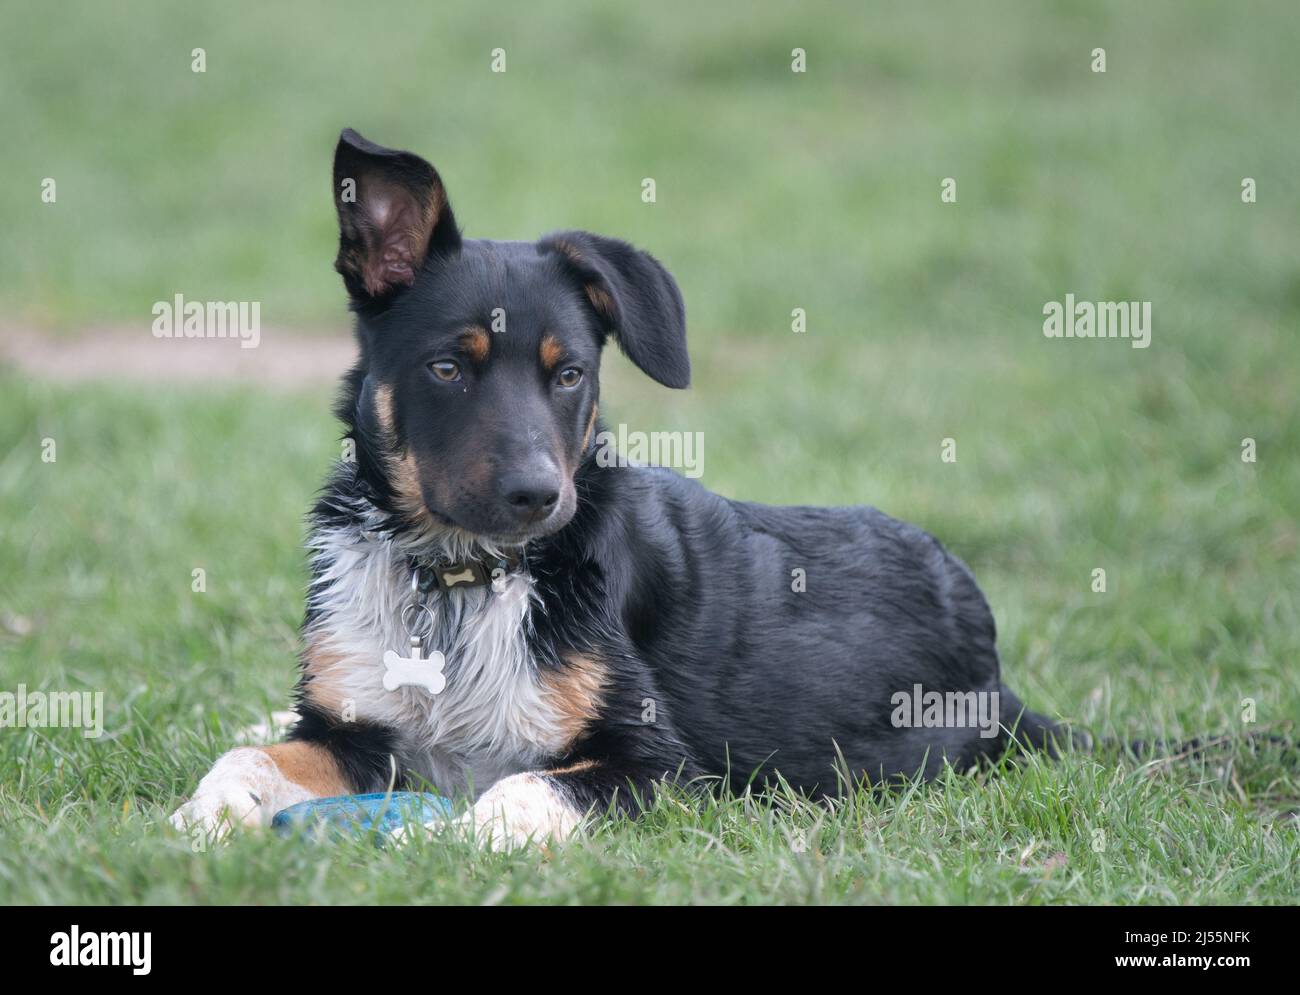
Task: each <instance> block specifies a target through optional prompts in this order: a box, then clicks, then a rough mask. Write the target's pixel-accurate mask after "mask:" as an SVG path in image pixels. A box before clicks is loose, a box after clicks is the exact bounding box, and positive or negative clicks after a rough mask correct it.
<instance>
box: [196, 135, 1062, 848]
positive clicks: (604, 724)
mask: <svg viewBox="0 0 1300 995" xmlns="http://www.w3.org/2000/svg"><path fill="white" fill-rule="evenodd" d="M333 180H334V201H335V207H336V209H337V213H338V222H339V250H338V257H337V260H336V263H335V268H336V269H337V270H338V272H339V274H340V275H341V276H342V278H343V284H344V286H345V288H346V291H347V294H348V296H349V299H350V302H351V310H352V312H353V314H354V317H355V329H356V337H357V341H358V344H359V358H358V361H357V363H356V365H355V367H354V368H353V369H352V370H351V371H350V372H349V373H348V374H347V376H346V377H345V379H344V382H343V389H342V391H341V396H340V400H339V401H338V403H337V405H336V414H337V416H338V417H339V419H340V420H341V421H342V422H343V424H344V425H345V426H346V429H347V433H346V435H347V438H349V439H350V440H352V444H353V447H354V449H355V458H354V459H346V460H343V461H341V462H340V463H339V464H338V466H337V467H336V468H335V470H334V471H333V474H332V476H331V477H330V479H329V480H328V482H327V484H326V486H325V488H324V490H323V492H322V495H321V497H320V499H319V501H318V503H317V504H316V506H315V508H314V510H313V512H312V514H311V519H310V538H309V541H308V547H309V550H310V557H311V583H310V588H309V592H308V597H307V610H306V616H305V619H304V623H303V628H302V635H303V649H302V655H301V661H300V663H301V677H300V680H299V683H298V685H297V689H296V698H297V712H298V715H299V719H298V721H297V723H296V724H295V725H293V727H292V728H291V729H290V730H289V732H288V734H287V738H286V741H285V742H283V743H279V744H277V745H272V746H267V747H255V746H245V747H239V748H237V749H234V750H232V751H231V752H229V753H227V754H225V755H224V756H222V757H221V758H220V759H219V760H218V761H217V762H216V765H215V766H214V767H213V768H212V770H211V771H210V772H209V773H208V774H207V776H206V777H204V778H203V779H202V781H200V783H199V785H198V788H197V790H196V791H195V793H194V795H193V797H192V798H191V799H190V800H189V801H188V802H186V803H185V804H184V805H183V806H182V807H181V808H180V809H179V811H177V812H176V814H175V816H174V817H173V822H174V823H175V824H176V825H178V826H182V827H184V826H199V827H202V828H203V829H204V830H205V831H208V832H211V833H215V834H222V833H224V832H226V831H228V830H229V829H230V828H231V827H232V826H234V825H240V824H242V825H266V824H267V823H269V821H270V819H271V817H272V816H273V815H274V814H275V813H276V812H277V811H278V810H279V809H282V808H284V807H286V806H288V805H291V804H294V803H295V802H299V801H304V800H307V799H310V798H316V797H322V796H332V795H341V794H349V793H354V792H370V791H382V790H385V789H388V788H390V787H394V786H396V787H403V786H422V785H432V786H434V787H435V788H436V789H437V790H438V791H440V792H442V793H444V794H447V795H456V796H461V797H464V798H466V799H468V800H470V802H471V804H470V806H469V807H468V809H467V811H466V813H465V815H464V816H463V817H462V824H463V825H464V826H465V827H466V828H467V829H468V830H470V831H472V833H473V834H474V835H475V838H477V839H481V840H484V841H486V842H487V843H488V844H489V845H492V846H495V847H505V848H508V847H512V846H518V845H523V844H527V843H528V842H530V841H532V842H538V841H544V840H561V839H563V838H565V837H568V836H570V835H571V834H573V833H574V832H575V831H577V830H578V829H579V828H580V827H581V826H582V825H583V824H584V820H585V819H587V818H588V817H589V816H593V815H595V816H599V815H602V814H608V813H616V812H624V813H627V814H629V815H632V816H635V815H636V814H638V813H639V812H640V811H642V810H643V809H644V807H645V806H646V805H648V804H649V803H650V801H651V799H653V798H654V796H655V794H656V792H657V791H658V790H660V788H661V787H662V786H663V785H665V784H682V785H698V784H705V785H713V786H717V785H729V786H730V787H731V788H733V789H735V790H737V791H740V790H744V789H745V788H746V787H747V786H750V785H753V784H771V783H773V782H774V781H775V780H776V779H777V778H778V776H779V777H780V778H783V779H784V780H785V781H786V782H788V784H790V785H791V786H793V787H795V788H797V789H799V790H800V791H802V792H804V793H805V794H806V795H808V796H809V797H813V798H816V797H821V796H826V795H831V794H834V793H835V792H836V791H838V790H840V787H841V785H842V782H843V775H848V776H849V777H850V778H851V779H861V781H863V782H868V783H872V784H885V783H888V782H890V781H892V780H895V779H897V778H899V777H908V776H915V775H919V776H921V777H923V778H932V777H934V776H935V775H936V774H937V773H939V771H940V770H941V769H942V768H943V766H944V765H945V764H951V765H953V766H955V767H958V768H962V769H965V768H968V767H970V766H972V765H976V764H979V763H981V762H985V761H990V760H996V758H998V757H1000V756H1002V755H1003V754H1005V753H1007V752H1008V751H1011V750H1016V749H1041V750H1048V751H1051V750H1052V749H1053V748H1054V743H1055V742H1056V741H1057V739H1058V737H1060V736H1061V735H1062V731H1063V730H1062V728H1060V727H1058V726H1057V725H1056V724H1055V723H1053V722H1052V721H1050V720H1049V719H1047V718H1044V717H1043V716H1041V715H1037V714H1035V713H1033V712H1030V711H1028V710H1026V709H1025V708H1024V706H1023V705H1022V704H1021V702H1020V701H1019V700H1018V699H1017V698H1016V696H1015V695H1014V694H1012V693H1011V691H1010V690H1009V689H1008V688H1007V687H1006V686H1005V685H1004V684H1003V683H1002V680H1001V676H1000V666H999V660H998V652H997V648H996V633H995V629H994V622H993V616H992V614H991V612H990V611H989V607H988V604H987V603H986V601H985V599H984V597H983V595H982V594H981V593H980V589H979V587H978V586H977V585H976V582H975V579H974V577H973V576H972V574H971V572H970V570H969V569H967V567H966V566H965V565H964V564H963V563H962V562H961V561H960V560H959V559H958V558H957V557H955V556H953V555H952V554H951V553H949V552H948V551H947V550H946V549H945V548H944V547H943V546H942V545H940V543H939V542H938V541H937V540H936V539H935V538H933V537H932V536H930V535H929V534H927V533H926V532H924V531H922V530H921V529H919V528H916V527H914V526H911V525H908V524H905V523H903V522H900V521H897V520H895V519H893V518H891V517H889V516H887V515H885V514H883V513H882V512H880V511H877V510H875V509H873V508H869V507H850V508H814V507H769V506H765V505H761V504H751V503H746V502H741V501H732V500H728V499H725V498H722V497H719V496H718V495H715V494H713V493H711V492H709V491H708V490H706V489H704V488H703V487H702V486H701V485H699V484H698V483H697V482H696V481H694V480H690V479H687V478H685V477H683V476H680V475H678V474H676V473H673V472H672V471H670V470H667V469H662V468H657V467H652V466H627V465H617V461H616V464H615V465H610V463H611V461H609V460H600V459H597V445H596V439H597V437H598V436H599V434H600V432H601V431H602V430H603V427H602V423H601V421H600V415H599V401H600V387H599V372H600V358H601V352H602V349H603V347H604V345H605V344H606V342H607V341H608V340H610V339H613V340H614V341H615V342H616V343H617V344H618V346H619V347H620V348H621V349H622V351H623V352H624V353H625V354H626V355H627V356H628V358H629V359H630V360H631V361H632V362H633V363H634V364H635V365H636V366H637V367H639V368H640V370H641V371H642V372H644V373H645V374H646V375H648V376H649V377H651V378H652V379H654V380H655V381H657V382H658V383H660V384H662V385H663V386H665V387H668V388H676V389H680V388H684V387H686V386H687V385H688V384H689V382H690V359H689V357H688V354H687V347H686V316H685V308H684V305H683V301H682V296H681V293H680V291H679V290H678V287H677V284H676V282H675V281H674V279H673V277H672V276H670V275H669V273H668V271H667V270H666V269H665V268H664V267H663V266H662V265H661V264H660V263H659V262H658V261H657V260H655V259H654V258H652V257H651V256H650V255H648V254H647V253H645V252H642V251H640V250H638V249H635V248H633V247H632V246H631V245H629V244H627V243H626V242H623V241H620V240H618V239H615V238H609V237H605V236H601V235H595V234H591V233H588V232H585V231H562V232H558V233H553V234H550V235H546V236H544V237H543V238H541V239H540V240H538V241H536V242H500V241H488V240H476V239H467V238H464V237H462V234H461V232H460V230H459V229H458V227H457V224H456V220H455V217H454V215H453V213H452V208H451V203H450V201H449V200H448V196H447V192H446V189H445V188H444V186H443V183H442V180H441V178H440V176H439V174H438V172H437V170H435V169H434V167H433V166H432V165H430V164H429V163H428V162H426V161H425V160H424V159H422V158H420V157H419V156H417V155H414V154H412V153H410V152H403V151H397V150H393V149H388V148H384V147H381V146H379V145H375V144H373V143H371V142H369V141H367V140H366V139H364V138H362V137H361V136H360V135H359V134H357V133H356V132H355V131H352V130H346V131H344V132H343V133H342V135H341V136H340V138H339V141H338V145H337V148H336V150H335V155H334V176H333ZM792 578H796V579H795V580H792ZM435 655H436V667H435V664H432V663H430V662H429V661H433V660H435ZM425 667H435V669H436V670H437V673H436V674H435V673H433V672H432V671H426V670H424V669H422V668H425ZM900 696H901V698H900ZM934 696H938V698H934ZM918 698H920V699H926V700H925V702H924V707H922V702H921V701H920V700H917V699H918ZM977 698H978V699H979V700H980V701H982V702H989V701H991V702H992V703H994V705H995V706H996V715H995V716H994V717H993V722H992V727H991V728H990V727H989V725H988V724H985V725H976V724H973V723H969V722H961V721H955V720H954V714H953V711H952V709H951V708H948V709H947V711H945V710H944V708H943V706H942V704H940V705H939V709H938V711H937V712H936V711H935V710H934V706H935V704H936V702H947V703H948V705H951V704H952V702H953V701H954V699H956V700H957V701H959V702H961V701H966V702H969V701H973V700H975V699H977ZM936 716H937V718H936ZM927 717H928V718H929V719H931V721H927V720H926V719H927ZM957 718H958V719H960V716H959V715H958V716H957Z"/></svg>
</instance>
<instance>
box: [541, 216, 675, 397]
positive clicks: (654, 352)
mask: <svg viewBox="0 0 1300 995" xmlns="http://www.w3.org/2000/svg"><path fill="white" fill-rule="evenodd" d="M538 246H539V248H541V249H542V251H544V252H556V253H559V254H560V256H561V257H563V259H564V261H565V264H566V266H568V268H569V269H570V271H571V272H572V273H573V274H574V275H575V276H576V277H577V279H578V281H579V282H580V283H581V284H582V287H583V290H584V291H585V293H586V295H587V299H588V300H589V301H591V306H592V308H594V309H595V312H596V315H597V317H598V318H599V319H600V321H601V322H602V324H603V325H604V327H605V331H606V333H607V334H612V335H613V336H614V337H615V338H617V339H618V344H619V345H620V346H622V348H623V351H624V352H625V353H627V357H628V359H630V360H632V362H634V363H636V365H637V366H639V367H641V369H642V370H643V371H645V372H646V373H647V374H648V375H650V376H651V377H653V378H654V379H655V380H658V381H659V382H660V383H661V384H663V385H664V386H665V387H685V386H687V385H689V384H690V382H691V359H690V356H689V355H688V354H687V352H686V308H685V307H684V306H683V304H682V295H681V291H679V290H678V289H677V282H676V281H675V280H673V278H672V276H670V275H669V273H668V271H667V270H666V269H664V268H663V267H662V266H661V265H659V263H658V261H657V260H655V259H654V257H652V256H650V255H649V254H648V253H645V252H641V251H640V250H639V249H634V248H633V247H632V246H630V245H628V244H627V243H626V242H621V241H619V240H618V239H616V238H605V237H603V236H601V235H592V234H590V233H589V232H583V231H565V232H556V233H554V234H552V235H547V236H546V237H545V238H543V239H542V240H541V241H540V242H539V243H538Z"/></svg>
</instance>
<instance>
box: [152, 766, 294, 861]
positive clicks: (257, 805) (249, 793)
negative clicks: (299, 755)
mask: <svg viewBox="0 0 1300 995" xmlns="http://www.w3.org/2000/svg"><path fill="white" fill-rule="evenodd" d="M285 784H286V782H285V779H284V777H283V776H282V775H281V774H280V772H279V769H278V768H277V767H276V765H275V762H274V761H273V760H272V759H271V758H270V757H269V756H268V755H267V754H266V753H265V752H263V751H262V750H260V749H256V748H254V747H241V748H240V749H236V750H231V751H230V752H229V753H227V754H226V755H225V756H223V757H222V758H221V759H220V760H218V761H217V762H216V764H215V765H214V766H213V768H212V770H210V771H208V773H207V776H206V777H204V778H203V780H201V781H200V782H199V786H198V787H197V788H196V789H195V790H194V796H193V797H192V798H191V799H190V800H189V801H187V802H186V803H185V804H184V805H182V806H181V807H180V808H179V809H177V810H176V812H175V813H174V814H173V815H172V817H171V824H172V825H173V826H174V827H175V828H177V829H179V830H181V831H182V832H184V831H187V830H188V831H190V832H193V831H194V830H195V829H199V830H202V832H203V833H204V835H206V836H208V837H210V838H214V839H224V838H225V837H226V836H228V835H229V834H230V831H231V830H232V829H233V828H234V827H236V826H245V827H250V828H256V827H261V826H267V825H270V823H271V818H272V816H274V815H275V813H276V812H277V811H278V810H279V809H280V808H282V807H284V806H285V805H287V804H292V803H293V802H295V801H303V800H305V799H306V798H309V797H311V793H310V792H308V791H306V790H303V789H298V790H297V791H296V792H293V793H294V794H301V796H302V797H293V798H288V797H286V792H285ZM292 787H294V788H297V786H296V785H292Z"/></svg>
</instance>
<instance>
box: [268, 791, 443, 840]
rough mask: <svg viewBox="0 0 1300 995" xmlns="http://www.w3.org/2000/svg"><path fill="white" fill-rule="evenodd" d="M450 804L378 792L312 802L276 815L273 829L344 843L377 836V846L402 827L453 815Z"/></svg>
mask: <svg viewBox="0 0 1300 995" xmlns="http://www.w3.org/2000/svg"><path fill="white" fill-rule="evenodd" d="M451 811H452V807H451V802H450V801H448V800H447V799H446V798H443V797H442V796H440V795H435V794H430V793H429V792H421V791H393V792H384V791H379V792H376V793H375V794H370V795H339V796H338V797H335V798H313V799H311V800H310V801H305V802H299V803H298V804H297V805H290V806H289V807H288V808H286V809H283V810H281V811H279V812H277V813H276V814H275V818H273V819H272V820H271V828H272V829H274V830H275V831H276V832H277V833H279V834H280V835H281V836H295V835H299V834H301V835H304V836H307V837H309V838H317V839H319V838H322V837H326V838H332V839H342V838H346V837H350V836H351V837H356V836H364V835H366V834H374V835H375V842H377V843H382V842H383V839H384V836H386V835H387V834H388V833H391V832H393V831H394V830H397V829H401V828H402V827H403V826H416V825H423V824H424V823H426V822H433V821H435V820H437V819H445V818H446V817H447V816H449V815H451Z"/></svg>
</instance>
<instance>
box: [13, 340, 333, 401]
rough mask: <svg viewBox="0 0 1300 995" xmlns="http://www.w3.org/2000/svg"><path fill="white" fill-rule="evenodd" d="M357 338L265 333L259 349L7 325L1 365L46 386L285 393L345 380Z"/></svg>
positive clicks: (234, 342) (228, 343)
mask: <svg viewBox="0 0 1300 995" xmlns="http://www.w3.org/2000/svg"><path fill="white" fill-rule="evenodd" d="M355 355H356V347H355V346H354V345H353V342H352V335H351V333H349V332H347V331H345V330H340V331H337V332H331V333H329V334H328V335H323V334H313V333H307V332H297V331H285V330H283V329H274V328H270V329H267V328H264V329H262V332H261V340H260V342H259V343H258V345H257V347H256V348H254V349H245V348H242V347H241V345H240V342H239V340H238V339H159V338H154V337H153V335H152V334H151V333H150V331H149V329H148V328H147V327H146V328H144V329H136V328H122V327H111V328H93V329H87V330H86V331H85V332H82V333H78V334H75V335H56V334H51V333H43V332H36V331H33V330H31V329H25V328H14V327H11V326H4V327H0V364H2V365H5V366H13V367H15V368H17V369H18V370H20V371H21V372H23V373H26V374H27V375H29V376H32V377H37V378H40V379H43V380H59V381H70V382H79V381H86V380H116V381H126V382H147V383H157V382H167V383H192V384H203V383H214V384H217V383H219V384H222V385H227V384H231V383H249V384H257V385H260V386H270V387H277V388H293V387H304V386H316V385H319V384H322V383H331V382H333V381H335V380H337V379H338V378H339V377H340V376H341V375H342V374H343V372H344V371H346V370H347V368H348V367H349V366H350V365H351V364H352V361H353V358H354V357H355Z"/></svg>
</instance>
